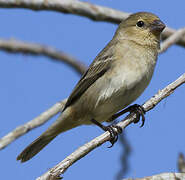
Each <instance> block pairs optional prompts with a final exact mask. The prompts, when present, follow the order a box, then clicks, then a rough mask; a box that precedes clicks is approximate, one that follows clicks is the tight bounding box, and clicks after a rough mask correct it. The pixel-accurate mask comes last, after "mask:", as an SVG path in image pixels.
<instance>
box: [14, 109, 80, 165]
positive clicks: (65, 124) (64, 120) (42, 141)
mask: <svg viewBox="0 0 185 180" xmlns="http://www.w3.org/2000/svg"><path fill="white" fill-rule="evenodd" d="M66 110H67V109H66ZM63 113H64V114H63ZM63 113H62V114H61V115H60V116H59V118H58V119H57V120H56V121H55V123H53V124H52V125H51V126H50V127H49V128H48V129H47V130H46V131H45V132H44V133H43V134H42V135H41V136H40V137H38V138H37V139H36V140H35V141H33V142H32V143H31V144H30V145H29V146H27V147H26V148H25V149H24V150H23V151H22V152H21V153H20V154H19V155H18V157H17V160H20V161H21V162H25V161H28V160H30V159H31V158H32V157H33V156H35V155H36V154H37V153H39V152H40V151H41V150H42V149H43V148H44V147H45V146H46V145H47V144H49V143H50V142H51V141H52V140H53V139H54V138H55V137H56V136H57V135H58V134H60V133H62V132H64V131H67V130H69V129H72V128H74V127H76V126H77V125H76V124H75V123H74V122H73V121H71V118H70V119H69V118H68V117H69V116H66V115H68V114H69V112H66V111H64V112H63Z"/></svg>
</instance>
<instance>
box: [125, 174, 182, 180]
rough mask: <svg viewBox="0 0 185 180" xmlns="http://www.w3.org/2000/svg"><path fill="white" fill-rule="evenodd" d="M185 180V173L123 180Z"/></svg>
mask: <svg viewBox="0 0 185 180" xmlns="http://www.w3.org/2000/svg"><path fill="white" fill-rule="evenodd" d="M183 179H185V173H161V174H156V175H153V176H147V177H144V178H136V179H135V178H126V179H123V180H183Z"/></svg>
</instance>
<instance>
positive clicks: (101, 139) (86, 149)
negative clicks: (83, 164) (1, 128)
mask: <svg viewBox="0 0 185 180" xmlns="http://www.w3.org/2000/svg"><path fill="white" fill-rule="evenodd" d="M183 83H185V73H184V74H183V75H182V76H180V77H179V78H178V79H177V80H175V81H174V82H172V83H171V84H169V85H168V86H166V87H165V88H164V89H162V90H160V91H158V93H157V94H155V95H154V96H153V97H152V98H151V99H149V100H148V101H146V102H145V103H144V104H143V108H144V110H145V111H146V112H147V111H149V110H151V109H153V108H154V107H155V106H156V105H157V104H158V103H159V102H160V101H161V100H163V99H164V98H166V97H168V96H169V95H170V94H172V93H173V92H174V90H175V89H176V88H177V87H179V86H180V85H182V84H183ZM135 117H136V114H135V113H131V114H129V115H128V116H127V117H126V118H125V119H124V120H122V121H121V122H119V123H117V125H118V126H120V127H121V128H122V129H124V128H126V127H127V126H128V125H129V124H131V123H133V122H134V119H135ZM115 130H116V129H115ZM110 138H111V137H110V133H109V132H105V133H103V134H102V135H100V136H98V137H96V138H95V139H93V140H92V141H90V142H88V143H86V144H85V145H83V146H81V147H79V148H78V149H77V150H76V151H74V152H73V153H72V154H70V155H69V156H68V157H66V158H65V159H64V160H63V161H61V162H60V163H59V164H57V165H56V166H55V167H53V168H51V169H50V170H49V171H48V172H46V173H45V174H43V175H42V176H41V177H39V178H37V180H57V178H59V177H60V175H61V174H63V173H64V172H65V171H66V170H67V169H68V168H69V167H70V166H71V165H72V164H74V163H75V162H76V161H78V160H79V159H81V158H82V157H84V156H85V155H87V154H88V153H90V152H91V151H92V150H94V149H95V148H97V147H98V146H100V145H102V144H103V143H105V142H106V141H109V140H110Z"/></svg>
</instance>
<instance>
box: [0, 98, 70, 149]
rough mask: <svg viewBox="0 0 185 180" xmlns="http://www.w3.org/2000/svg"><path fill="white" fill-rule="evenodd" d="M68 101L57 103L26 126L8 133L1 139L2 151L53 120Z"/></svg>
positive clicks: (0, 147)
mask: <svg viewBox="0 0 185 180" xmlns="http://www.w3.org/2000/svg"><path fill="white" fill-rule="evenodd" d="M66 100H67V99H65V100H63V101H62V102H58V103H56V104H55V105H53V106H52V107H51V108H49V109H48V110H47V111H45V112H43V113H42V114H40V115H39V116H38V117H36V118H34V119H33V120H31V121H29V122H27V123H26V124H24V125H22V126H18V127H17V128H15V129H14V130H13V131H12V132H10V133H8V134H7V135H6V136H4V137H3V138H1V139H0V149H3V148H5V147H6V146H7V145H9V144H10V143H11V142H13V141H14V140H15V139H17V138H19V137H20V136H22V135H24V134H26V133H27V132H29V131H30V130H32V129H33V128H36V127H38V126H41V125H42V124H44V123H45V122H47V121H48V120H49V119H50V118H52V117H53V116H54V115H56V114H57V113H58V112H60V111H61V110H62V109H63V107H64V105H65V103H66Z"/></svg>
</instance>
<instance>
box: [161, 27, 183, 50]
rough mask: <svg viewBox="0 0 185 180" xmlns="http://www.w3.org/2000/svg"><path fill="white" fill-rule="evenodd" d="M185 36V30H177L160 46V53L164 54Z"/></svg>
mask: <svg viewBox="0 0 185 180" xmlns="http://www.w3.org/2000/svg"><path fill="white" fill-rule="evenodd" d="M183 35H185V28H182V29H179V30H177V31H176V32H175V33H173V34H172V35H171V36H170V37H168V38H167V39H166V40H164V42H163V43H162V44H161V50H160V53H163V52H165V51H166V50H167V49H168V48H169V47H170V46H172V45H173V44H175V43H176V42H178V41H179V40H180V39H181V38H182V37H183Z"/></svg>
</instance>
